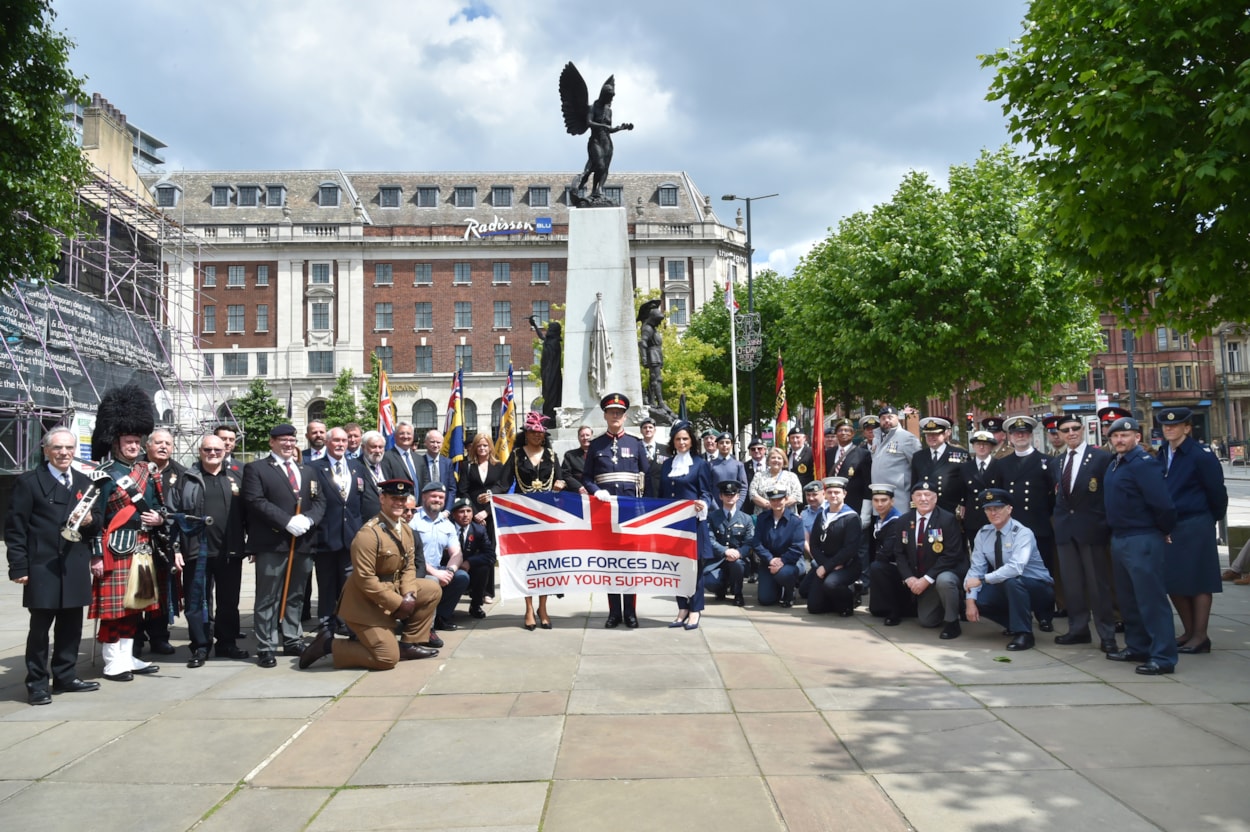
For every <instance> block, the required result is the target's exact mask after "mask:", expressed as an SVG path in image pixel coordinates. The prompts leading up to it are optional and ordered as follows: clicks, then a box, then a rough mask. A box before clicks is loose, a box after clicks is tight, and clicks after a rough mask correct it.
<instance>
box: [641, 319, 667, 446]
mask: <svg viewBox="0 0 1250 832" xmlns="http://www.w3.org/2000/svg"><path fill="white" fill-rule="evenodd" d="M638 320H639V321H641V322H642V333H641V338H640V340H639V341H638V352H639V354H640V358H641V359H642V366H644V367H646V368H647V372H648V383H647V390H646V393H645V395H644V396H643V401H644V402H645V404H646V405H647V406H648V407H650V408H651V413H652V415H653V417H660V416H664V417H668V418H671V417H672V415H673V412H672V411H671V410H669V409H668V406H667V405H666V404H664V389H663V388H664V383H663V381H664V336H663V335H662V334H661V333H660V324H662V323H663V322H664V310H663V309H661V308H660V301H659V300H655V299H653V300H649V301H647V302H646V303H644V304H643V305H642V306H641V307H640V308H639V309H638ZM666 423H667V422H666Z"/></svg>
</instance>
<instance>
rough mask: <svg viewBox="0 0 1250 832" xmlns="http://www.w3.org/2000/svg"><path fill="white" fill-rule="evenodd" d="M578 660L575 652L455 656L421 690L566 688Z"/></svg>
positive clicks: (481, 690) (459, 691)
mask: <svg viewBox="0 0 1250 832" xmlns="http://www.w3.org/2000/svg"><path fill="white" fill-rule="evenodd" d="M577 661H578V659H577V656H576V654H574V655H569V656H543V657H537V658H532V659H530V658H508V657H505V658H498V659H456V661H455V662H454V663H448V664H447V666H446V667H444V668H443V670H442V672H440V673H439V674H438V675H436V676H434V677H432V678H431V679H430V680H429V681H428V682H427V683H426V684H425V686H424V687H423V688H422V689H421V690H422V692H424V693H502V692H514V693H515V692H520V691H534V690H569V689H570V688H572V687H573V676H574V673H575V672H576V670H577ZM419 663H420V662H413V664H419Z"/></svg>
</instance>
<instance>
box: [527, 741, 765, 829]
mask: <svg viewBox="0 0 1250 832" xmlns="http://www.w3.org/2000/svg"><path fill="white" fill-rule="evenodd" d="M707 759H708V758H706V757H705V758H704V760H705V762H706V761H707ZM670 828H679V829H681V830H682V832H725V830H738V829H741V830H751V832H769V830H777V832H781V830H784V829H785V825H784V824H783V823H782V821H781V818H780V817H779V815H778V813H777V809H776V807H775V806H774V805H773V802H772V799H771V797H770V796H769V794H768V790H767V788H766V787H765V785H764V782H763V780H762V779H761V778H759V777H733V776H726V777H716V778H695V779H682V778H673V779H663V780H650V779H648V780H608V781H604V780H558V781H557V782H555V783H554V784H552V787H551V800H550V802H549V806H548V810H547V815H546V818H545V819H544V822H543V832H601V830H602V832H615V830H621V829H636V830H644V829H645V830H660V829H670Z"/></svg>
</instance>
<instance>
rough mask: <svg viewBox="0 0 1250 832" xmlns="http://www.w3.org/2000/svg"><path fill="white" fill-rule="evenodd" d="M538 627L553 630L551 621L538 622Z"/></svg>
mask: <svg viewBox="0 0 1250 832" xmlns="http://www.w3.org/2000/svg"><path fill="white" fill-rule="evenodd" d="M538 626H539V627H542V628H543V629H544V630H550V629H551V622H550V621H539V622H538Z"/></svg>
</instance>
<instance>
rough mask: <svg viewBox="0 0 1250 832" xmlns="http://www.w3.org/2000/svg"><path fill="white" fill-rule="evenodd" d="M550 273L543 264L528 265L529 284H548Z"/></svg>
mask: <svg viewBox="0 0 1250 832" xmlns="http://www.w3.org/2000/svg"><path fill="white" fill-rule="evenodd" d="M550 282H551V271H550V269H548V267H547V264H546V263H545V262H539V263H530V283H543V284H546V283H550Z"/></svg>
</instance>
